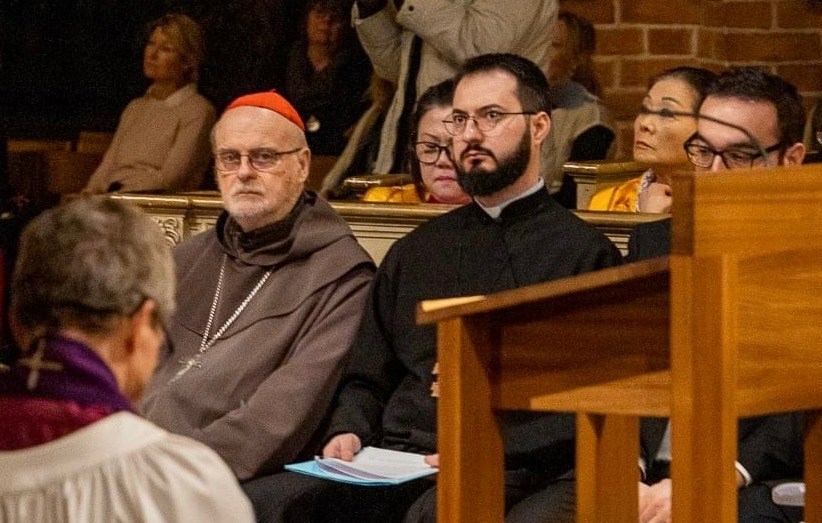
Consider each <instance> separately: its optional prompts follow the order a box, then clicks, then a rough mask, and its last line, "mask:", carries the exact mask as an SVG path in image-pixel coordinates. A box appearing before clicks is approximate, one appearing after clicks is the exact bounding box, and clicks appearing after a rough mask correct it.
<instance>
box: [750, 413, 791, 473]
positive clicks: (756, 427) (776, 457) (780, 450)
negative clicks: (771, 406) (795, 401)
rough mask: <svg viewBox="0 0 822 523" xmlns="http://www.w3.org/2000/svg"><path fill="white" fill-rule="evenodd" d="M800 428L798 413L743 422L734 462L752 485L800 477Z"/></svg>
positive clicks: (762, 417)
mask: <svg viewBox="0 0 822 523" xmlns="http://www.w3.org/2000/svg"><path fill="white" fill-rule="evenodd" d="M803 428H804V417H803V416H802V414H800V413H797V412H794V413H787V414H776V415H771V416H761V417H756V418H746V419H742V420H740V421H739V452H738V456H737V461H739V463H740V464H741V465H742V466H743V467H745V469H746V470H747V471H748V473H749V474H750V475H751V478H752V479H753V481H755V482H757V481H762V480H768V479H777V478H793V477H801V476H802V462H803V447H802V441H803V438H802V436H803Z"/></svg>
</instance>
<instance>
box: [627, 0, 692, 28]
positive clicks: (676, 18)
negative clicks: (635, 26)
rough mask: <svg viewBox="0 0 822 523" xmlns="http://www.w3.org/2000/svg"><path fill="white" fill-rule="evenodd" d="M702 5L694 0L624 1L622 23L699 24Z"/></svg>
mask: <svg viewBox="0 0 822 523" xmlns="http://www.w3.org/2000/svg"><path fill="white" fill-rule="evenodd" d="M700 3H701V2H695V1H693V0H688V1H685V2H671V1H660V0H623V1H622V2H621V4H620V5H621V8H622V13H621V18H622V20H621V21H622V22H623V23H640V24H698V23H699V21H700V20H699V19H700V14H701V12H700V11H701V10H700Z"/></svg>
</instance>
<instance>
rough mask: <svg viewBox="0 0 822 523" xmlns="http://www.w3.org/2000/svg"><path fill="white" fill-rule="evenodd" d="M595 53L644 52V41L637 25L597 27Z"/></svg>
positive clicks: (626, 53)
mask: <svg viewBox="0 0 822 523" xmlns="http://www.w3.org/2000/svg"><path fill="white" fill-rule="evenodd" d="M596 53H597V54H598V55H600V56H603V55H630V54H644V53H645V43H644V38H643V35H642V29H640V28H639V27H618V28H615V29H610V28H603V27H600V28H598V29H597V49H596Z"/></svg>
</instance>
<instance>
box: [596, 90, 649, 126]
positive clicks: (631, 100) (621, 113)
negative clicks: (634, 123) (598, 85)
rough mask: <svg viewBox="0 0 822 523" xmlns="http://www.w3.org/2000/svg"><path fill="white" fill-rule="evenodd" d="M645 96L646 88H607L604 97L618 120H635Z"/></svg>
mask: <svg viewBox="0 0 822 523" xmlns="http://www.w3.org/2000/svg"><path fill="white" fill-rule="evenodd" d="M644 96H645V89H644V88H642V89H630V90H628V89H606V90H605V95H604V96H603V97H602V98H603V101H604V102H605V105H607V106H608V108H609V109H610V110H611V116H612V117H613V118H614V119H616V120H625V119H630V120H633V119H634V117H635V116H636V113H637V110H639V106H640V104H641V103H642V98H643V97H644Z"/></svg>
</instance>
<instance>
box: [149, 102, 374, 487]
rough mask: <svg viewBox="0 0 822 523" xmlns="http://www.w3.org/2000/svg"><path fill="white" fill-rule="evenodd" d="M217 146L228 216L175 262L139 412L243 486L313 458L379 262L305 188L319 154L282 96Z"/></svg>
mask: <svg viewBox="0 0 822 523" xmlns="http://www.w3.org/2000/svg"><path fill="white" fill-rule="evenodd" d="M212 147H213V152H214V164H215V175H216V178H217V184H218V186H219V189H220V193H221V196H222V199H223V204H224V207H225V212H223V213H222V214H221V215H220V217H219V218H218V220H217V224H216V226H215V227H214V228H212V229H210V230H208V231H205V232H203V233H201V234H198V235H196V236H194V237H192V238H190V239H188V240H186V241H185V242H183V243H182V244H180V245H179V246H178V247H177V248H176V250H175V253H174V254H175V259H176V262H177V282H178V285H177V288H178V294H177V303H178V304H179V305H178V310H177V313H176V314H175V316H174V318H173V319H172V321H171V323H170V327H169V332H168V338H169V340H170V342H171V343H169V344H168V345H167V347H166V348H165V350H164V352H163V354H162V355H161V359H160V363H159V365H158V367H157V369H156V371H155V373H154V376H153V378H152V382H151V385H150V386H149V388H148V390H147V392H146V395H145V397H144V400H143V403H142V405H141V408H142V412H143V413H144V414H145V416H146V417H147V418H148V419H150V420H152V421H154V422H155V423H157V424H158V425H160V426H162V427H164V428H166V429H168V430H170V431H171V432H176V433H178V434H183V435H186V436H190V437H192V438H194V439H197V440H199V441H201V442H203V443H205V444H206V445H208V446H210V447H211V448H213V449H214V450H215V451H217V453H218V454H219V455H220V456H221V457H222V458H223V459H224V460H225V462H226V463H227V464H228V465H229V466H230V467H231V469H232V470H233V472H234V474H235V475H236V476H237V477H238V478H239V479H240V480H249V479H252V478H256V477H259V476H262V475H265V474H269V473H272V472H275V471H278V470H280V469H281V468H282V466H283V465H284V464H285V463H290V462H292V461H295V460H298V459H299V458H302V457H304V456H306V455H313V451H314V449H313V448H311V449H309V450H307V451H306V450H305V449H306V448H307V447H308V446H309V443H310V442H311V441H312V437H315V436H317V434H315V433H317V431H318V427H319V426H320V424H321V422H322V418H323V416H324V414H325V412H326V409H327V408H328V406H329V404H330V402H331V399H332V395H333V392H334V389H335V387H336V386H337V381H338V380H339V377H340V373H341V369H342V365H343V360H344V358H345V357H346V355H347V353H348V350H349V348H350V345H351V342H352V340H353V338H354V335H355V334H356V330H357V326H358V325H359V322H360V316H361V314H362V309H363V305H364V303H365V299H366V296H367V289H368V285H369V283H370V281H371V279H372V276H373V273H374V264H373V263H372V261H371V259H370V258H369V256H368V255H367V254H366V252H365V251H364V250H363V249H362V248H361V247H360V246H359V244H358V243H357V241H356V239H355V238H354V236H353V233H352V232H351V229H350V228H349V227H348V225H347V224H346V223H345V221H344V220H343V219H342V218H340V217H339V216H338V215H337V214H336V213H335V212H334V210H333V209H332V208H331V207H330V206H329V205H328V203H326V202H325V201H324V200H322V199H321V198H319V197H318V196H317V195H316V194H314V193H313V192H309V191H306V190H305V188H304V182H305V179H306V177H307V176H308V169H309V163H310V160H311V153H310V151H309V150H308V147H307V143H306V138H305V126H304V125H303V121H302V119H301V118H300V116H299V115H298V114H297V111H296V110H295V109H294V108H293V107H292V106H291V104H290V103H289V102H288V101H287V100H285V98H283V97H282V96H280V95H279V94H277V93H275V92H265V93H257V94H251V95H247V96H243V97H240V98H238V99H237V100H235V101H234V102H232V103H231V104H230V105H229V106H228V108H227V109H226V110H225V112H224V113H223V114H222V116H221V117H220V119H219V121H218V122H217V124H216V125H215V127H214V130H213V133H212ZM314 446H316V445H314ZM215 494H216V495H219V494H218V493H215Z"/></svg>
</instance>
